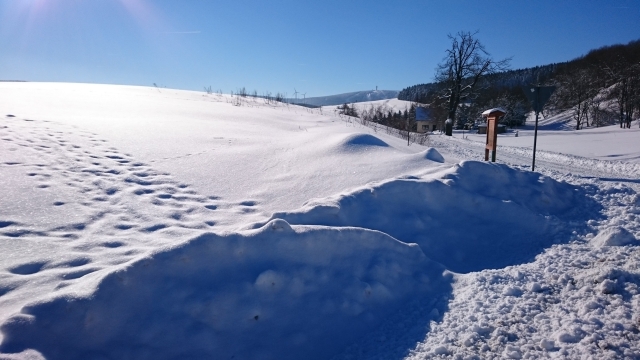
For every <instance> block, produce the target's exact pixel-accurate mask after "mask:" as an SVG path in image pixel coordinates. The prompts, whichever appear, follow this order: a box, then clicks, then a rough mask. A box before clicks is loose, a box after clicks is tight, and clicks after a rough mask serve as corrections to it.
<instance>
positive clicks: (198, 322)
mask: <svg viewBox="0 0 640 360" xmlns="http://www.w3.org/2000/svg"><path fill="white" fill-rule="evenodd" d="M443 270H444V269H443V267H442V266H441V265H439V264H437V263H435V262H433V261H431V260H429V259H427V258H426V257H425V256H424V254H423V253H422V251H421V250H420V248H419V247H418V246H416V245H408V244H404V243H401V242H399V241H397V240H395V239H393V238H391V237H390V236H388V235H386V234H383V233H381V232H377V231H371V230H365V229H357V228H339V229H338V228H327V227H318V226H315V227H312V226H294V227H292V226H290V225H289V224H288V223H287V222H285V221H284V220H273V221H271V222H269V223H268V224H266V225H265V226H264V227H262V228H260V229H257V230H251V231H247V232H243V233H238V234H227V235H214V234H205V235H202V236H200V237H198V238H196V239H194V240H192V241H190V242H188V243H186V244H184V245H180V246H179V247H176V248H173V249H171V250H167V251H163V252H158V253H156V254H154V255H153V256H150V257H148V258H146V259H144V260H141V261H138V262H136V263H134V264H133V265H131V266H129V267H127V268H125V269H122V270H120V271H117V272H114V273H112V274H110V275H108V276H106V278H105V279H104V280H103V281H102V283H101V284H100V285H99V288H98V290H97V291H96V292H95V293H94V294H93V295H92V296H91V297H89V298H69V297H65V298H56V299H51V300H49V301H46V302H43V303H38V304H34V305H31V306H27V307H25V308H23V310H22V313H21V314H19V315H16V316H14V317H13V318H11V319H10V320H9V321H7V322H6V323H5V324H3V325H2V328H1V330H2V332H3V334H4V335H5V338H4V341H3V343H2V345H1V346H0V351H2V352H8V353H16V352H20V351H23V350H25V349H35V350H37V351H39V352H40V353H42V354H43V355H44V356H45V357H46V358H47V359H89V358H111V359H158V358H163V359H168V358H202V359H204V358H217V359H231V358H236V359H302V358H305V359H326V358H327V357H329V356H331V355H332V354H335V353H337V352H339V351H340V350H341V349H343V348H344V347H345V346H346V345H348V344H349V343H351V342H353V341H355V340H358V338H359V337H361V336H362V335H363V334H366V333H367V332H368V331H369V330H370V329H373V328H375V327H376V326H377V325H379V324H380V323H381V322H382V321H383V320H384V319H385V317H387V316H389V315H390V314H393V313H395V312H397V311H398V310H400V309H401V308H402V306H403V304H405V303H406V302H407V301H408V300H409V299H415V298H424V299H429V298H434V297H438V298H439V297H442V295H443V293H444V294H446V293H448V292H449V291H450V284H449V283H450V277H446V276H443Z"/></svg>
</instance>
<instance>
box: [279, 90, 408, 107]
mask: <svg viewBox="0 0 640 360" xmlns="http://www.w3.org/2000/svg"><path fill="white" fill-rule="evenodd" d="M397 97H398V91H396V90H365V91H354V92H350V93H344V94H337V95H329V96H318V97H310V98H306V99H304V100H302V99H298V100H297V102H299V103H303V102H304V103H305V104H307V105H314V106H330V105H342V104H351V103H359V102H365V101H376V100H387V99H395V98H397ZM289 101H290V102H296V100H294V99H289Z"/></svg>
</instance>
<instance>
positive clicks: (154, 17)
mask: <svg viewBox="0 0 640 360" xmlns="http://www.w3.org/2000/svg"><path fill="white" fill-rule="evenodd" d="M119 2H120V4H122V6H124V8H125V9H126V10H127V12H128V13H129V15H131V17H133V18H134V19H135V20H136V21H137V22H138V24H139V25H140V26H142V27H143V28H145V29H152V28H157V27H159V26H160V24H161V21H160V17H159V16H158V14H157V12H156V11H155V10H154V9H153V7H152V6H151V5H150V4H149V1H147V0H119Z"/></svg>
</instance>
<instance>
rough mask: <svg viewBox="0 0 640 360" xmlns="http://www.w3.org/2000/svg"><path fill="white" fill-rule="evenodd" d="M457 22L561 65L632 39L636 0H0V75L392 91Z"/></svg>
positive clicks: (426, 71)
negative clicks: (376, 88) (376, 87)
mask: <svg viewBox="0 0 640 360" xmlns="http://www.w3.org/2000/svg"><path fill="white" fill-rule="evenodd" d="M461 30H462V31H476V30H477V31H479V33H478V35H477V36H478V38H479V39H480V40H481V42H482V43H483V44H484V45H485V46H486V49H487V50H488V51H489V52H490V53H491V55H492V56H493V57H494V58H496V59H501V58H505V57H513V60H512V63H511V66H512V68H514V69H515V68H523V67H529V66H535V65H544V64H548V63H553V62H562V61H567V60H571V59H573V58H576V57H578V56H581V55H584V54H585V53H586V52H588V51H589V50H590V49H593V48H597V47H601V46H604V45H613V44H617V43H627V42H629V41H631V40H636V39H640V0H601V1H593V0H552V1H549V0H536V1H529V0H501V1H498V0H495V1H489V0H473V1H472V0H468V1H463V0H438V1H429V0H406V1H403V0H397V1H376V0H366V1H365V0H341V1H336V0H324V1H308V0H295V1H294V0H255V1H251V0H225V1H217V0H0V79H4V80H28V81H64V82H90V83H109V84H128V85H145V86H151V85H152V84H153V83H156V84H158V85H160V86H166V87H170V88H178V89H191V90H202V89H203V87H204V86H211V87H212V88H213V89H214V90H217V89H221V90H222V91H223V92H225V93H228V92H229V91H231V90H234V91H235V90H236V89H238V88H240V87H246V88H247V89H248V90H249V91H253V90H254V89H255V90H257V91H258V93H260V94H262V93H263V92H264V91H271V92H272V93H275V92H282V93H287V94H288V95H290V96H292V95H293V91H294V88H295V89H297V90H298V91H299V92H300V93H306V96H307V97H311V96H321V95H331V94H338V93H343V92H350V91H357V90H367V89H373V88H375V86H378V87H379V88H380V89H385V90H400V89H402V88H404V87H406V86H410V85H415V84H418V83H425V82H430V81H431V80H432V78H433V74H434V69H435V67H436V65H437V63H438V62H440V61H441V60H442V57H443V56H444V51H445V49H446V48H447V47H448V46H449V41H448V39H447V34H449V33H456V32H458V31H461Z"/></svg>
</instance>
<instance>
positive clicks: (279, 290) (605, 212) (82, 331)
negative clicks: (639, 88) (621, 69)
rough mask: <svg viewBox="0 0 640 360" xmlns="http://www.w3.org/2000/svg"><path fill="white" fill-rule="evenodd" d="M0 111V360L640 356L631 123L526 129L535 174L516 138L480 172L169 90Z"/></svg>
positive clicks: (290, 116)
mask: <svg viewBox="0 0 640 360" xmlns="http://www.w3.org/2000/svg"><path fill="white" fill-rule="evenodd" d="M384 101H386V102H388V103H389V105H388V106H396V105H398V106H401V105H402V104H395V103H392V102H393V101H389V100H384ZM396 102H397V100H396ZM364 106H366V104H365V105H364ZM0 115H1V116H2V118H0V184H2V186H1V187H0V256H1V257H0V324H1V325H0V331H1V335H0V359H15V358H18V359H39V358H46V359H147V358H148V359H159V358H165V359H174V358H220V359H223V358H229V359H231V358H235V359H299V358H308V359H328V358H334V359H428V358H438V357H440V358H460V359H466V358H469V359H473V358H477V359H486V358H541V357H542V358H545V357H547V358H575V359H582V358H585V359H586V358H594V359H595V358H611V359H617V358H640V345H639V344H640V329H639V328H640V317H639V315H638V314H639V312H640V289H639V288H638V286H640V248H639V247H638V246H637V244H638V240H637V239H638V238H640V195H638V193H639V192H640V180H638V179H640V162H639V160H638V159H639V158H640V144H639V143H638V141H637V139H638V136H640V130H638V129H637V124H636V123H635V122H634V124H633V125H634V128H633V129H631V130H624V129H619V128H617V127H615V126H613V127H606V128H600V129H588V130H581V131H578V132H576V131H570V130H566V127H565V128H564V129H565V130H559V129H560V127H558V126H554V122H553V120H551V121H549V120H547V121H546V122H545V123H544V124H543V126H542V127H541V130H540V131H539V139H538V150H539V151H538V153H537V157H536V158H537V161H536V172H535V173H534V172H531V171H529V169H530V166H531V164H530V162H531V161H530V159H531V147H532V137H531V132H532V131H531V129H530V126H529V127H528V128H525V129H521V130H519V134H518V135H519V136H518V137H515V136H514V133H513V132H509V133H507V134H504V135H500V137H499V139H498V153H497V154H498V156H497V158H498V163H497V164H489V163H484V162H482V161H477V160H481V159H482V157H483V154H484V152H483V147H484V145H483V144H484V138H482V137H481V136H480V135H476V134H468V133H464V134H463V133H462V132H456V133H455V134H454V135H455V136H454V137H451V138H450V137H444V136H439V135H432V136H431V137H430V139H429V144H428V145H429V146H430V147H428V146H420V145H417V144H412V145H411V146H407V145H406V142H405V141H404V140H402V139H398V138H394V137H391V136H389V135H386V134H383V133H381V132H379V131H378V132H374V131H373V130H372V129H369V128H367V127H364V126H360V125H358V124H357V123H354V122H350V121H343V119H342V118H341V117H338V116H335V115H334V114H333V111H332V110H331V109H328V108H327V109H306V108H302V107H297V106H291V105H290V106H287V105H282V104H280V105H273V104H265V103H264V101H263V100H261V99H255V100H254V99H242V98H237V97H234V98H231V97H229V96H223V95H215V94H212V95H207V94H203V93H197V92H189V91H178V90H169V89H156V88H144V87H126V86H107V85H82V84H48V83H0Z"/></svg>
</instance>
